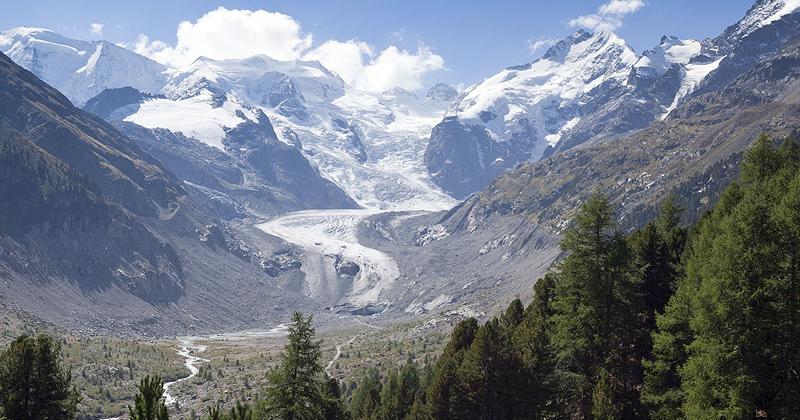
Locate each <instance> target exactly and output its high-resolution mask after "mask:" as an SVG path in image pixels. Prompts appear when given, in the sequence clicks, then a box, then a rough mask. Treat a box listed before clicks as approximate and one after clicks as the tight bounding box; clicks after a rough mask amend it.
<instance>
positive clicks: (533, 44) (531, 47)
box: [528, 38, 558, 55]
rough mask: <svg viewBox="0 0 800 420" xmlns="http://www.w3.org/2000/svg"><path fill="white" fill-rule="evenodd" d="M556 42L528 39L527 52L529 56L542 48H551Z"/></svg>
mask: <svg viewBox="0 0 800 420" xmlns="http://www.w3.org/2000/svg"><path fill="white" fill-rule="evenodd" d="M556 42H558V41H557V40H555V39H546V38H539V39H536V40H534V39H529V40H528V51H530V53H531V55H533V54H536V53H537V52H539V50H541V49H544V48H550V47H552V46H553V45H554V44H555V43H556Z"/></svg>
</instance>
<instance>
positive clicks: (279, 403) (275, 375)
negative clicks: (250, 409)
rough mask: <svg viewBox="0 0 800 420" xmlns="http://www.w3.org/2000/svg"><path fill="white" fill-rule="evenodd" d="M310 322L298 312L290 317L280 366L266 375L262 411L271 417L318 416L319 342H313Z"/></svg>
mask: <svg viewBox="0 0 800 420" xmlns="http://www.w3.org/2000/svg"><path fill="white" fill-rule="evenodd" d="M311 320H312V317H311V316H309V317H305V316H303V314H301V313H299V312H295V313H294V314H293V315H292V323H291V324H290V325H289V335H288V338H287V340H288V342H287V343H286V346H285V347H284V349H283V352H282V353H281V356H280V363H279V365H278V366H276V367H275V368H273V369H272V370H270V371H269V373H268V378H269V385H268V386H267V395H266V401H265V410H264V411H265V412H266V413H267V415H269V416H271V417H275V418H280V419H290V420H305V419H318V418H320V417H321V416H322V408H323V398H322V395H321V389H320V388H321V383H320V376H321V374H322V366H321V365H320V362H319V359H320V345H321V342H320V341H318V340H316V338H315V332H314V327H313V326H312V325H311Z"/></svg>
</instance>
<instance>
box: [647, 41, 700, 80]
mask: <svg viewBox="0 0 800 420" xmlns="http://www.w3.org/2000/svg"><path fill="white" fill-rule="evenodd" d="M701 49H702V43H701V42H700V41H697V40H694V39H686V40H681V39H678V38H677V37H675V36H666V35H664V36H663V37H661V42H660V43H659V44H658V46H656V47H655V48H653V49H651V50H647V51H644V52H643V53H642V57H641V58H639V61H637V62H636V64H635V65H634V67H635V68H636V71H637V73H638V74H643V75H648V76H655V77H657V76H661V75H662V74H664V73H665V72H666V71H667V70H668V69H669V68H670V67H671V66H672V65H673V64H680V65H686V64H688V63H689V61H691V60H692V59H693V58H695V57H697V56H698V55H699V54H700V51H701Z"/></svg>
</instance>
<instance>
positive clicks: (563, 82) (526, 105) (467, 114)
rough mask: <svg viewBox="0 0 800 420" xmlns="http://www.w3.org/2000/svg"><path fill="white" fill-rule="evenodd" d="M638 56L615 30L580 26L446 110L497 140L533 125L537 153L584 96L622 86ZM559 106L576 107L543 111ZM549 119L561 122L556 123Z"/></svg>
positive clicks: (558, 107)
mask: <svg viewBox="0 0 800 420" xmlns="http://www.w3.org/2000/svg"><path fill="white" fill-rule="evenodd" d="M637 59H638V57H637V56H636V53H634V52H633V50H632V49H631V48H630V47H629V46H628V45H627V44H626V43H625V41H624V40H623V39H622V38H620V37H618V36H617V35H616V34H614V33H608V32H598V33H595V34H589V33H588V32H585V31H578V32H576V33H574V34H573V35H571V36H570V37H568V38H567V39H565V40H563V41H561V42H559V43H558V44H556V45H555V46H553V47H552V48H551V49H550V50H548V51H547V53H545V55H544V56H542V58H541V59H539V60H537V61H534V62H533V63H530V64H525V65H521V66H514V67H509V68H507V69H504V70H503V71H501V72H500V73H497V74H496V75H494V76H492V77H490V78H488V79H486V80H484V81H483V82H482V83H480V84H479V85H476V86H475V87H473V88H471V89H469V90H468V91H467V92H465V93H464V96H463V97H462V98H461V99H460V101H459V102H458V103H457V104H455V105H454V107H453V108H452V109H451V110H450V111H448V115H449V116H454V117H457V118H458V119H459V120H461V121H462V122H465V123H467V124H470V125H472V124H478V125H482V126H485V127H486V128H487V129H488V130H489V131H490V133H491V136H492V138H493V139H495V140H497V141H507V140H510V139H512V138H514V137H515V135H517V134H520V132H521V130H530V129H534V130H535V132H537V133H540V134H542V138H541V139H539V140H538V141H537V142H536V145H535V150H536V151H535V152H534V153H533V154H532V156H533V157H534V158H536V157H538V156H539V155H541V153H542V152H543V151H544V148H545V147H546V146H547V145H548V144H553V143H554V142H555V141H557V140H558V139H556V138H550V139H546V142H545V141H541V140H545V139H544V136H547V135H550V134H557V133H558V131H559V130H560V129H561V128H562V127H563V126H564V124H566V123H567V122H569V121H571V120H573V119H574V118H576V117H578V116H579V114H580V112H577V110H576V107H578V108H579V107H580V106H581V104H583V103H585V102H587V100H588V99H587V98H583V97H584V95H589V94H590V93H591V92H592V91H593V90H594V89H596V88H598V87H599V86H601V85H604V84H608V83H610V84H616V85H623V84H624V83H625V80H626V78H627V76H628V74H629V72H630V69H631V67H632V66H633V65H634V64H635V63H636V61H637ZM584 99H587V100H584ZM559 109H574V110H575V111H576V112H573V111H568V112H567V113H568V114H569V115H567V116H565V117H563V118H559V117H555V116H553V117H551V116H550V115H548V117H544V116H543V114H554V113H557V112H558V110H559ZM533 115H542V117H541V118H540V119H538V120H537V119H534V120H533V121H531V120H530V118H529V117H530V116H533ZM553 118H557V119H559V120H560V121H561V123H560V124H559V123H554V121H553ZM523 120H525V121H527V122H523ZM545 120H549V121H547V122H546V121H545Z"/></svg>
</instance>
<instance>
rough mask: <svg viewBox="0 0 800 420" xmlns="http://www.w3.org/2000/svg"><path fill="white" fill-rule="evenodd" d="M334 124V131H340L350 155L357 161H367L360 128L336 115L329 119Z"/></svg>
mask: <svg viewBox="0 0 800 420" xmlns="http://www.w3.org/2000/svg"><path fill="white" fill-rule="evenodd" d="M331 121H332V122H333V124H334V128H335V129H336V131H338V132H339V133H341V134H342V135H343V136H344V138H345V141H344V147H345V149H346V150H347V152H348V153H350V155H352V156H353V157H354V158H355V159H356V160H357V161H358V162H359V163H364V162H366V161H367V148H366V146H364V142H363V141H362V140H361V139H362V137H363V134H362V133H361V130H359V128H358V127H357V126H356V125H355V124H353V123H350V122H348V121H346V120H345V119H344V118H342V117H337V118H334V119H332V120H331Z"/></svg>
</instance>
